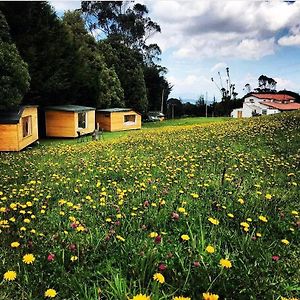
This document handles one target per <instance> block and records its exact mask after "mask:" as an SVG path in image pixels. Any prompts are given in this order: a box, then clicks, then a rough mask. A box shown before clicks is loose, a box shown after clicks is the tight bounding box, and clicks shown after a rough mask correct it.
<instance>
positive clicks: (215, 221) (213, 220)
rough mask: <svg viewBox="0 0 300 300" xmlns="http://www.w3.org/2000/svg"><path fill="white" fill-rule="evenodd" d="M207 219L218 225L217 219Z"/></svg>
mask: <svg viewBox="0 0 300 300" xmlns="http://www.w3.org/2000/svg"><path fill="white" fill-rule="evenodd" d="M208 221H209V222H210V223H212V224H214V225H219V223H220V222H219V220H218V219H214V218H208Z"/></svg>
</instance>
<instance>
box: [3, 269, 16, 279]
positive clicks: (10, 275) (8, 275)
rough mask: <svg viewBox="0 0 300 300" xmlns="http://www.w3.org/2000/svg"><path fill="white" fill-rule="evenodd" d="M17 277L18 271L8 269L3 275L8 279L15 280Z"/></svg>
mask: <svg viewBox="0 0 300 300" xmlns="http://www.w3.org/2000/svg"><path fill="white" fill-rule="evenodd" d="M16 278H17V273H16V272H15V271H7V272H5V273H4V275H3V279H4V280H6V281H14V280H15V279H16Z"/></svg>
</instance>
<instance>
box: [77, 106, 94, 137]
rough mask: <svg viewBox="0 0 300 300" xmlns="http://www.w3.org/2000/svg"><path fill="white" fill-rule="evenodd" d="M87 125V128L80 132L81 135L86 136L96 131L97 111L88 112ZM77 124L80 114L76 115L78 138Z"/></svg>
mask: <svg viewBox="0 0 300 300" xmlns="http://www.w3.org/2000/svg"><path fill="white" fill-rule="evenodd" d="M86 114H87V117H86V118H87V119H86V120H87V124H86V128H83V129H81V130H80V134H81V135H84V134H89V133H92V132H93V131H94V130H95V111H94V110H91V111H87V112H86ZM77 124H78V113H75V127H76V128H75V129H76V136H77V130H78V128H77Z"/></svg>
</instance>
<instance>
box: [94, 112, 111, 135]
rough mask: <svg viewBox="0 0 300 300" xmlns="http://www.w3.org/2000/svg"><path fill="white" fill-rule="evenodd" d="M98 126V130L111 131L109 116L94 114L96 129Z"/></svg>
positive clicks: (100, 113) (101, 113)
mask: <svg viewBox="0 0 300 300" xmlns="http://www.w3.org/2000/svg"><path fill="white" fill-rule="evenodd" d="M97 124H99V129H100V130H102V129H103V130H104V131H111V114H110V113H104V112H96V127H97Z"/></svg>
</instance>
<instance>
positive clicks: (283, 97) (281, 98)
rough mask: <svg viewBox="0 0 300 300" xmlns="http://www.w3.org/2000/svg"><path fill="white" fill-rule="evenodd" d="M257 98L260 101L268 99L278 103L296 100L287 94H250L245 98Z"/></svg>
mask: <svg viewBox="0 0 300 300" xmlns="http://www.w3.org/2000/svg"><path fill="white" fill-rule="evenodd" d="M249 96H252V97H256V98H259V99H268V100H277V101H285V100H288V101H289V100H295V97H293V96H290V95H287V94H277V93H276V94H275V93H273V94H272V93H250V94H247V95H246V96H245V97H244V98H246V97H249Z"/></svg>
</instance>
